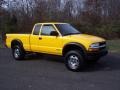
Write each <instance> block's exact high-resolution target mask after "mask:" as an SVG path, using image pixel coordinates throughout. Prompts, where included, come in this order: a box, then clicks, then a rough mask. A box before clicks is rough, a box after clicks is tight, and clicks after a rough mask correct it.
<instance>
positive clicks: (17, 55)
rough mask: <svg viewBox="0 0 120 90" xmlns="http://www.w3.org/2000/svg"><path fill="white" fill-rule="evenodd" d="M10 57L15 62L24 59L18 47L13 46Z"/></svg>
mask: <svg viewBox="0 0 120 90" xmlns="http://www.w3.org/2000/svg"><path fill="white" fill-rule="evenodd" d="M12 55H13V57H14V59H15V60H21V59H24V57H25V51H24V50H23V49H22V47H21V46H20V45H15V46H14V47H13V48H12Z"/></svg>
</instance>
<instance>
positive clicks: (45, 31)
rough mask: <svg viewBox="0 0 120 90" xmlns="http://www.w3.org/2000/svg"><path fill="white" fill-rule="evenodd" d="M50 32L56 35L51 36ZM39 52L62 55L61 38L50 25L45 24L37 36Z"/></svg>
mask: <svg viewBox="0 0 120 90" xmlns="http://www.w3.org/2000/svg"><path fill="white" fill-rule="evenodd" d="M52 32H54V33H56V35H53V34H52ZM38 45H39V50H40V51H42V52H43V53H47V54H56V55H61V54H62V37H61V36H60V35H59V33H58V32H57V30H56V29H55V27H54V26H53V25H52V24H45V25H43V26H42V28H41V35H40V36H39V41H38Z"/></svg>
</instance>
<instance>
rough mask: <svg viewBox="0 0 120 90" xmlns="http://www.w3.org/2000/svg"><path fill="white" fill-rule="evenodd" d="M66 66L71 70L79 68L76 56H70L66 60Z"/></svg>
mask: <svg viewBox="0 0 120 90" xmlns="http://www.w3.org/2000/svg"><path fill="white" fill-rule="evenodd" d="M68 64H69V67H70V68H71V69H77V68H78V66H79V59H78V57H77V56H76V55H71V56H69V58H68Z"/></svg>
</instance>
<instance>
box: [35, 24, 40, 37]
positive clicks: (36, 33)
mask: <svg viewBox="0 0 120 90" xmlns="http://www.w3.org/2000/svg"><path fill="white" fill-rule="evenodd" d="M40 28H41V25H40V24H38V25H35V28H34V32H33V35H39V32H40Z"/></svg>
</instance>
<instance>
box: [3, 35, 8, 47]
mask: <svg viewBox="0 0 120 90" xmlns="http://www.w3.org/2000/svg"><path fill="white" fill-rule="evenodd" d="M6 39H7V36H6V35H5V36H4V38H3V40H4V45H5V47H7V45H6Z"/></svg>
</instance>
